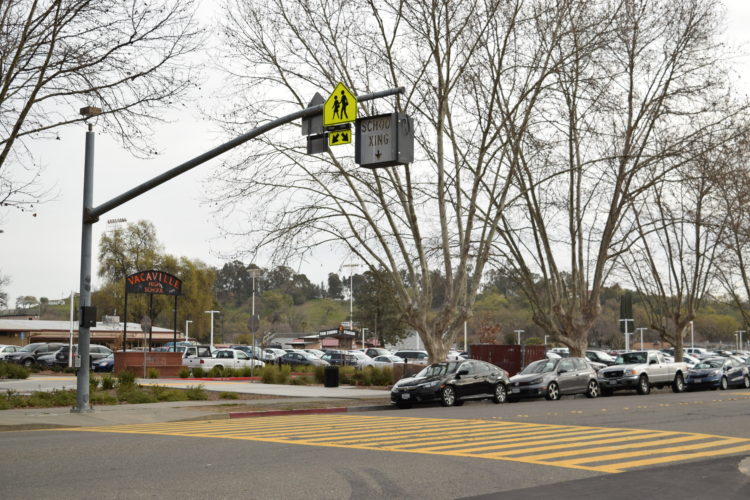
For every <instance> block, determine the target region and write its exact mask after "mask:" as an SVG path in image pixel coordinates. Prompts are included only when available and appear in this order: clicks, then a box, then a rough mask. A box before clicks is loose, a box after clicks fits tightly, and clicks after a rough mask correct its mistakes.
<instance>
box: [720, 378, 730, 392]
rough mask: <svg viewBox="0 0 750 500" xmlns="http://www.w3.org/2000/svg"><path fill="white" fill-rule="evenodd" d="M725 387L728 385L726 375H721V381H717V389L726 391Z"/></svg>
mask: <svg viewBox="0 0 750 500" xmlns="http://www.w3.org/2000/svg"><path fill="white" fill-rule="evenodd" d="M727 387H729V381H727V378H726V377H721V382H720V383H719V389H721V390H722V391H726V390H727Z"/></svg>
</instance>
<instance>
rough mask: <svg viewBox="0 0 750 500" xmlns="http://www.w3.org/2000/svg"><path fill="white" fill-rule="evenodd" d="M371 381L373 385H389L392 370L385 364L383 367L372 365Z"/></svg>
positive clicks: (391, 380)
mask: <svg viewBox="0 0 750 500" xmlns="http://www.w3.org/2000/svg"><path fill="white" fill-rule="evenodd" d="M372 383H373V385H391V384H392V383H393V370H391V368H390V367H387V366H384V367H383V368H377V367H373V369H372Z"/></svg>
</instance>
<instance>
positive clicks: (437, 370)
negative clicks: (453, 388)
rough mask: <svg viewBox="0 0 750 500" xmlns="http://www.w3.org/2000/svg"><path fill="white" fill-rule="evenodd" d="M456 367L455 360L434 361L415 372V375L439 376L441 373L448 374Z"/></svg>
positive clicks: (424, 376)
mask: <svg viewBox="0 0 750 500" xmlns="http://www.w3.org/2000/svg"><path fill="white" fill-rule="evenodd" d="M457 368H458V363H455V362H446V363H435V364H433V365H430V366H428V367H427V368H425V369H424V370H422V371H421V372H419V373H417V375H416V376H417V377H423V378H426V377H440V376H443V375H448V374H449V373H454V372H455V371H456V369H457Z"/></svg>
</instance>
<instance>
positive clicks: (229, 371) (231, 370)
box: [224, 368, 240, 377]
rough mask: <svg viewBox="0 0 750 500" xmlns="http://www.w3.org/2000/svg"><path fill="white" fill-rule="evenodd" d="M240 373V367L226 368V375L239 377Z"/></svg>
mask: <svg viewBox="0 0 750 500" xmlns="http://www.w3.org/2000/svg"><path fill="white" fill-rule="evenodd" d="M239 373H240V369H239V368H224V376H225V377H239Z"/></svg>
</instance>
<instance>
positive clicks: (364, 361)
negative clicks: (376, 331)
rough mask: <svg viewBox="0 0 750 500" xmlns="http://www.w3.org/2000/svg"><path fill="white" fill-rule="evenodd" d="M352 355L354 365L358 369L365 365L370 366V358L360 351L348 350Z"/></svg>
mask: <svg viewBox="0 0 750 500" xmlns="http://www.w3.org/2000/svg"><path fill="white" fill-rule="evenodd" d="M349 353H350V354H351V355H352V356H354V366H356V367H357V368H359V369H360V370H361V369H363V368H364V367H366V366H372V358H371V357H370V356H368V355H367V354H365V353H364V352H362V351H349Z"/></svg>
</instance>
